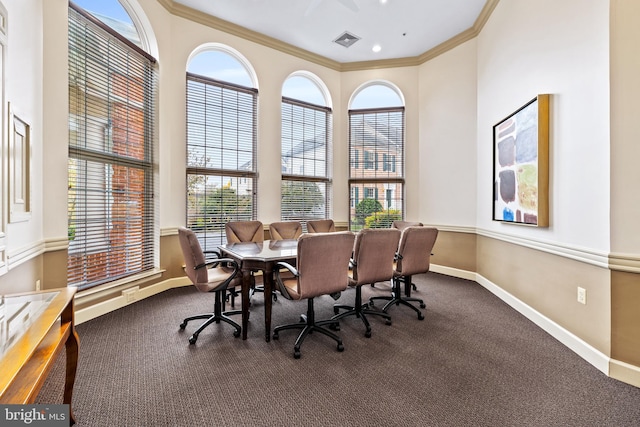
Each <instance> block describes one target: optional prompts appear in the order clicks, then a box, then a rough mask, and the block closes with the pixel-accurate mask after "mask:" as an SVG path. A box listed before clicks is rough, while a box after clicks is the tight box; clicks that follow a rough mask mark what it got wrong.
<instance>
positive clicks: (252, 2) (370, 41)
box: [173, 0, 495, 63]
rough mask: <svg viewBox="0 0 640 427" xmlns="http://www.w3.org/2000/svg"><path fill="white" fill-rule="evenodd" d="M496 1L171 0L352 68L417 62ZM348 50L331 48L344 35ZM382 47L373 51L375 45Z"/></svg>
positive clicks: (467, 29) (470, 25)
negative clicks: (393, 61)
mask: <svg viewBox="0 0 640 427" xmlns="http://www.w3.org/2000/svg"><path fill="white" fill-rule="evenodd" d="M493 2H495V0H386V2H384V1H383V0H173V4H174V5H181V6H186V7H188V8H191V9H195V10H197V11H201V12H204V13H205V14H208V15H211V16H213V17H215V18H219V19H222V20H224V21H228V22H230V23H232V24H235V25H238V26H240V27H243V28H244V29H248V30H251V31H253V32H257V33H260V34H263V35H266V36H269V37H270V38H272V39H275V40H277V41H279V42H284V43H286V44H288V45H292V46H295V47H296V48H299V49H302V50H304V51H307V52H311V53H313V54H315V55H319V56H321V57H324V58H327V59H330V60H332V61H336V62H338V63H350V62H361V61H378V60H389V59H398V58H411V57H417V56H419V55H422V54H424V53H425V52H428V51H430V50H431V49H433V48H434V47H436V46H438V45H440V44H441V43H444V42H447V41H448V40H450V39H452V38H454V37H456V36H459V35H461V34H462V33H465V31H466V32H468V31H469V30H470V29H472V28H473V27H474V24H475V23H476V20H478V18H479V17H480V16H481V12H483V8H484V7H485V3H487V4H489V3H493ZM345 31H346V32H348V33H350V34H352V35H355V36H357V37H359V40H358V41H357V42H355V43H353V44H352V45H351V46H350V47H344V46H341V45H339V44H337V43H334V40H336V39H337V38H338V37H339V36H341V35H343V33H344V32H345ZM376 44H377V45H379V46H380V48H381V49H380V51H379V52H374V51H373V50H372V49H373V46H374V45H376Z"/></svg>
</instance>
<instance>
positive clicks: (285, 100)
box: [280, 96, 333, 229]
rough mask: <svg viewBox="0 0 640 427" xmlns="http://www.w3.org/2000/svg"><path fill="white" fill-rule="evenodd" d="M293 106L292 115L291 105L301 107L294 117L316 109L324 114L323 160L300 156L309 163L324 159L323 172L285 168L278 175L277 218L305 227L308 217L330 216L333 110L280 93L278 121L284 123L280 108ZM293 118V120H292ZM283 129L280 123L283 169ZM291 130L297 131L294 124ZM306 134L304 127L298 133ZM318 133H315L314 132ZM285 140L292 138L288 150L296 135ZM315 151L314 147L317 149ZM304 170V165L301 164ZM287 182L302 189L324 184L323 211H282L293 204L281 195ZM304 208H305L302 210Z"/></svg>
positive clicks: (284, 161)
mask: <svg viewBox="0 0 640 427" xmlns="http://www.w3.org/2000/svg"><path fill="white" fill-rule="evenodd" d="M289 107H290V108H292V111H291V113H292V116H293V114H294V112H293V108H294V107H298V108H302V109H303V110H301V111H302V113H301V114H298V115H296V118H300V117H299V116H300V115H304V114H305V112H306V111H312V112H314V113H315V114H317V113H318V112H320V113H323V114H324V126H323V132H324V150H323V156H324V158H323V159H318V158H317V157H315V156H314V157H312V158H305V159H303V164H304V162H305V161H311V162H318V161H320V162H324V172H325V173H324V175H322V176H320V175H317V174H313V175H312V174H308V173H305V172H301V173H296V171H295V170H293V168H292V170H291V171H290V172H289V173H286V172H285V171H284V170H283V171H282V175H281V195H282V198H281V205H280V218H281V220H282V221H300V222H301V223H302V224H303V227H304V228H305V229H306V222H307V221H308V220H314V219H325V218H329V217H330V216H331V214H330V212H331V191H332V178H331V167H332V165H331V161H332V157H331V153H332V137H331V130H332V122H333V111H332V109H331V107H328V106H323V105H317V104H313V103H310V102H306V101H302V100H299V99H294V98H290V97H286V96H282V103H281V121H282V122H284V120H285V114H284V112H283V111H282V110H284V109H285V108H289ZM302 120H303V122H304V123H303V126H304V125H305V124H306V122H305V120H304V118H303V119H302ZM292 121H293V119H292ZM285 128H286V126H285V125H284V123H282V133H283V135H282V137H281V143H280V147H281V159H282V164H283V169H284V168H285V166H284V165H285V164H286V162H287V161H286V160H285V147H284V144H285V142H284V139H285V138H284V132H285ZM291 130H292V133H293V132H296V130H294V129H293V125H291ZM297 131H298V132H300V130H299V129H298V130H297ZM305 133H306V129H302V131H301V134H305ZM316 135H317V134H316ZM316 135H314V138H315V137H316ZM288 140H291V143H292V146H291V147H287V148H288V149H289V148H290V149H291V150H293V148H294V146H295V144H296V142H295V141H294V140H296V138H295V137H294V136H291V138H289V139H288ZM303 142H304V139H303V140H302V141H297V143H298V144H300V143H303ZM316 151H317V150H316ZM303 169H304V167H303ZM287 183H291V185H295V184H299V185H302V186H303V188H304V186H305V185H315V186H316V187H318V186H320V187H324V209H322V212H321V213H319V214H316V215H313V214H306V215H305V214H300V215H286V214H285V212H288V211H290V210H291V211H292V210H293V209H294V207H288V206H285V201H284V200H285V195H284V186H285V185H286V184H287ZM320 191H321V192H322V189H320ZM306 209H307V208H306V207H305V210H306Z"/></svg>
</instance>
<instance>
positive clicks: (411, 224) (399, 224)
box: [391, 221, 422, 231]
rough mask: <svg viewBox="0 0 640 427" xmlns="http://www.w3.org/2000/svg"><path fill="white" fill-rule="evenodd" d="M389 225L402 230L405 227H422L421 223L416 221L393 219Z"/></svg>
mask: <svg viewBox="0 0 640 427" xmlns="http://www.w3.org/2000/svg"><path fill="white" fill-rule="evenodd" d="M391 227H392V228H397V229H398V230H400V231H402V230H404V229H405V228H407V227H422V223H421V222H417V221H393V223H392V224H391Z"/></svg>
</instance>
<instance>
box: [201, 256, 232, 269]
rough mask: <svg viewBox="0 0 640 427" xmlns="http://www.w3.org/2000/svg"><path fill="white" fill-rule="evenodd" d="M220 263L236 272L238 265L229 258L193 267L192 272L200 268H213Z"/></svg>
mask: <svg viewBox="0 0 640 427" xmlns="http://www.w3.org/2000/svg"><path fill="white" fill-rule="evenodd" d="M220 263H224V264H225V266H229V267H232V268H233V269H234V270H236V271H237V270H238V263H237V262H236V261H235V260H234V259H231V258H217V259H216V260H215V261H208V262H205V263H202V264H198V265H196V266H195V267H193V269H194V270H199V269H201V268H205V267H206V268H209V267H215V266H217V265H218V264H220Z"/></svg>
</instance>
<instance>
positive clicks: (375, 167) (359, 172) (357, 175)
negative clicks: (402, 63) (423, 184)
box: [349, 82, 404, 231]
mask: <svg viewBox="0 0 640 427" xmlns="http://www.w3.org/2000/svg"><path fill="white" fill-rule="evenodd" d="M403 104H404V102H403V100H402V96H401V95H400V92H399V91H398V90H397V89H396V88H395V87H394V86H393V85H391V84H389V83H387V82H373V83H369V84H367V85H365V86H363V87H362V88H361V89H359V90H358V91H356V93H355V94H354V96H353V97H352V101H351V105H350V109H349V191H350V208H351V213H350V216H349V228H350V229H351V230H354V231H356V230H360V229H362V228H388V227H389V226H391V223H392V222H393V221H394V220H398V219H402V218H403V217H404V213H403V211H404V207H403V206H404V106H403Z"/></svg>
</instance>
